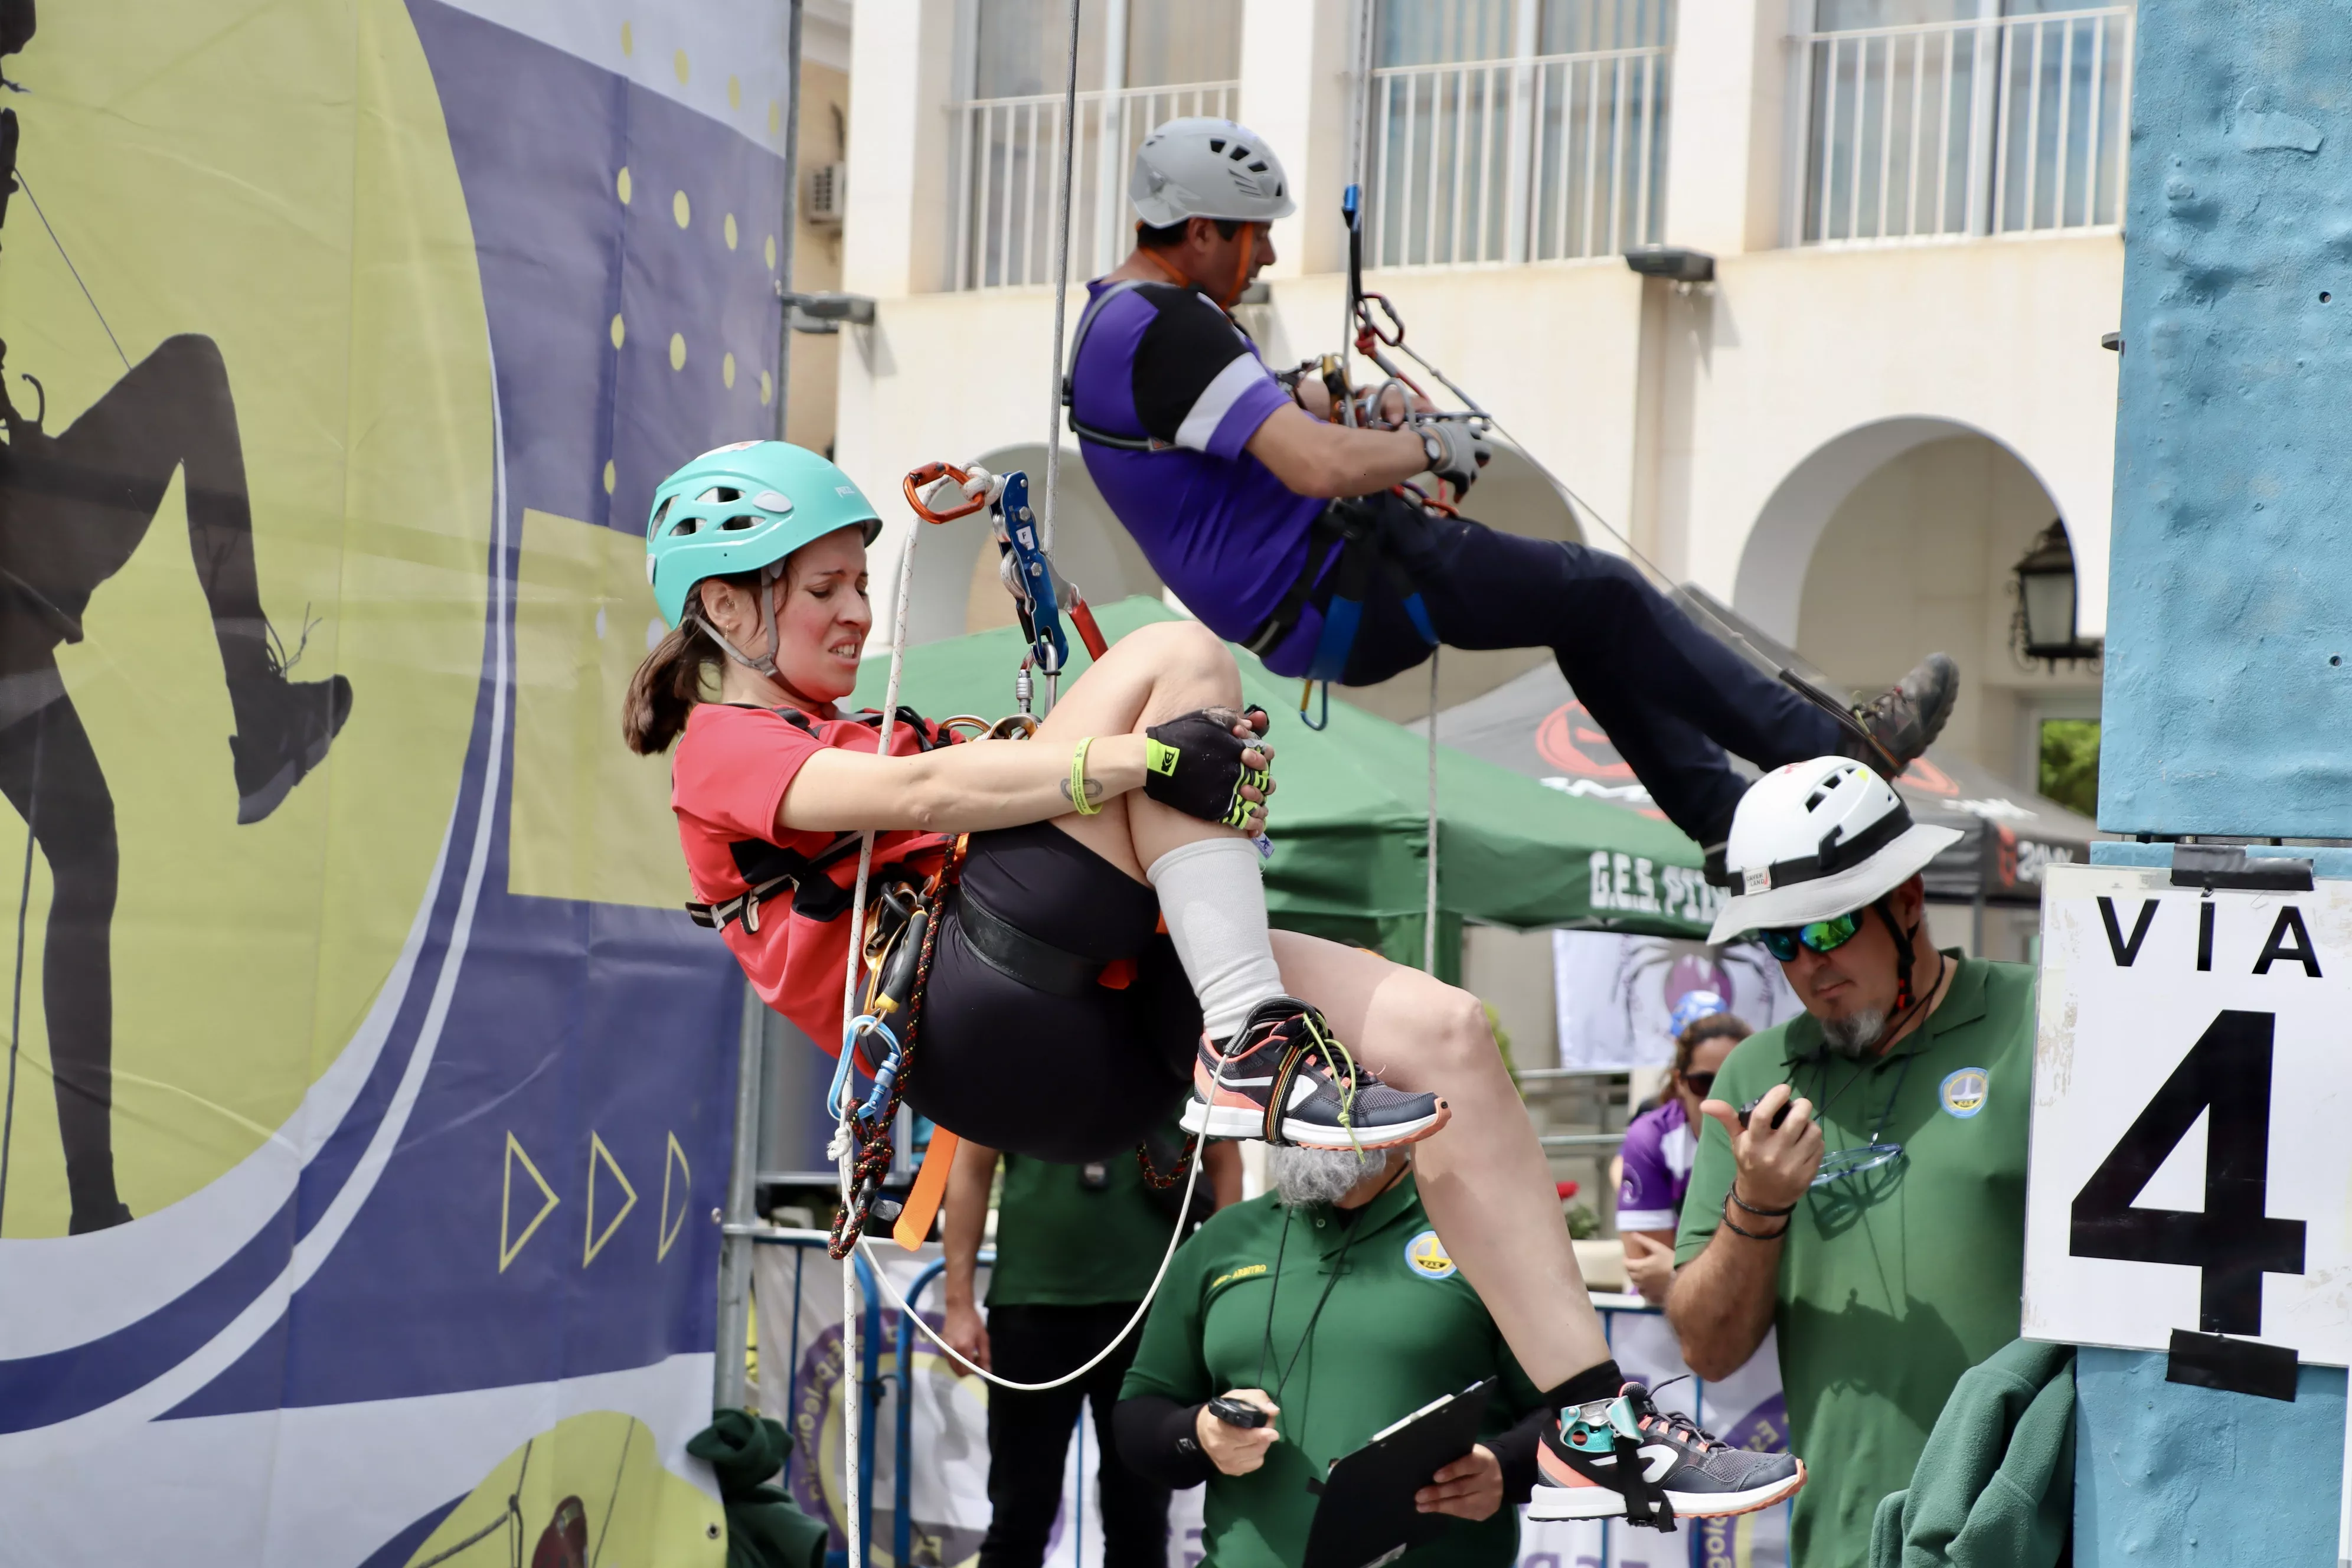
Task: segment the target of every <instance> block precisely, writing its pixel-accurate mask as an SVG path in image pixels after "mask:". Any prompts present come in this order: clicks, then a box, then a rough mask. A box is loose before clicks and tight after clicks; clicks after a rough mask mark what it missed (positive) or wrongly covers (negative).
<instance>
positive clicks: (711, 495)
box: [694, 485, 743, 506]
mask: <svg viewBox="0 0 2352 1568" xmlns="http://www.w3.org/2000/svg"><path fill="white" fill-rule="evenodd" d="M694 499H695V500H697V501H698V502H699V503H701V504H703V505H706V506H727V505H730V504H731V503H732V502H735V501H739V500H742V499H743V492H742V491H741V490H739V489H735V487H734V486H732V485H713V486H711V487H710V488H709V489H707V490H705V491H703V492H702V493H701V494H700V495H698V496H697V497H695V498H694Z"/></svg>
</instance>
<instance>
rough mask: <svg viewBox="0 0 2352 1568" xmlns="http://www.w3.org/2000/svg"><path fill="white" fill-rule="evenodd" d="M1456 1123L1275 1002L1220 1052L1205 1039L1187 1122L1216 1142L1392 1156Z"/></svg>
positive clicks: (1282, 1001)
mask: <svg viewBox="0 0 2352 1568" xmlns="http://www.w3.org/2000/svg"><path fill="white" fill-rule="evenodd" d="M1452 1114H1453V1112H1452V1111H1450V1110H1447V1109H1446V1108H1445V1101H1444V1100H1440V1099H1438V1098H1437V1096H1435V1095H1433V1094H1407V1093H1406V1092H1404V1091H1403V1090H1402V1089H1391V1088H1390V1087H1389V1086H1388V1085H1387V1084H1384V1083H1382V1082H1381V1080H1380V1079H1379V1078H1377V1077H1376V1076H1374V1075H1373V1073H1372V1072H1371V1071H1370V1069H1369V1068H1365V1067H1363V1066H1361V1065H1360V1064H1359V1063H1358V1062H1357V1061H1356V1059H1355V1058H1354V1057H1352V1056H1350V1055H1349V1051H1348V1047H1345V1046H1343V1045H1341V1044H1340V1043H1339V1037H1337V1036H1335V1035H1334V1034H1332V1032H1331V1026H1330V1025H1328V1024H1327V1023H1325V1022H1324V1021H1323V1015H1322V1014H1320V1013H1318V1012H1317V1011H1316V1010H1315V1009H1314V1008H1312V1007H1310V1006H1308V1005H1307V1004H1306V1003H1304V1002H1301V1001H1299V1000H1298V999H1297V998H1296V997H1293V996H1273V997H1269V998H1267V999H1266V1000H1265V1001H1264V1002H1261V1003H1259V1004H1258V1005H1257V1006H1256V1008H1255V1010H1254V1011H1252V1012H1251V1014H1250V1016H1249V1018H1248V1020H1247V1021H1246V1022H1244V1024H1243V1025H1242V1026H1241V1029H1240V1030H1239V1032H1238V1033H1236V1034H1235V1035H1234V1037H1233V1038H1232V1039H1230V1040H1228V1041H1226V1042H1225V1043H1224V1045H1223V1047H1219V1046H1218V1045H1217V1044H1216V1043H1215V1042H1213V1041H1212V1040H1210V1039H1208V1038H1206V1037H1203V1038H1202V1041H1201V1049H1200V1054H1199V1055H1198V1056H1197V1057H1196V1058H1194V1060H1193V1064H1192V1100H1191V1102H1190V1103H1188V1104H1187V1105H1186V1106H1185V1107H1184V1114H1183V1118H1182V1121H1183V1125H1184V1130H1185V1131H1187V1132H1197V1133H1200V1134H1202V1136H1204V1137H1209V1138H1257V1139H1263V1140H1265V1142H1268V1143H1296V1144H1299V1145H1302V1146H1303V1147H1306V1148H1309V1149H1388V1148H1392V1147H1394V1146H1395V1145H1397V1144H1399V1143H1412V1142H1417V1141H1418V1140H1420V1139H1423V1138H1426V1137H1428V1136H1429V1135H1430V1134H1431V1133H1433V1132H1434V1131H1437V1130H1438V1129H1439V1128H1441V1127H1443V1126H1444V1125H1445V1123H1446V1120H1447V1119H1448V1118H1449V1117H1450V1116H1452Z"/></svg>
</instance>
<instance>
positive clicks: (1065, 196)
mask: <svg viewBox="0 0 2352 1568" xmlns="http://www.w3.org/2000/svg"><path fill="white" fill-rule="evenodd" d="M1078 4H1079V0H1070V60H1069V65H1070V71H1069V79H1068V80H1067V81H1066V83H1065V84H1064V86H1063V89H1062V185H1061V208H1062V221H1061V226H1060V227H1059V228H1057V229H1056V230H1055V233H1054V363H1053V364H1052V365H1051V366H1049V367H1048V369H1049V370H1050V372H1051V374H1049V375H1048V376H1047V378H1046V380H1047V385H1046V388H1045V511H1044V513H1043V514H1042V516H1043V521H1040V523H1039V524H1038V527H1037V538H1038V541H1039V542H1041V543H1042V544H1044V546H1045V552H1046V553H1047V554H1049V555H1050V554H1051V553H1053V550H1054V503H1055V501H1057V500H1060V499H1061V494H1062V317H1063V311H1064V310H1065V308H1066V304H1067V301H1068V300H1069V297H1070V160H1071V155H1072V153H1074V152H1075V151H1076V145H1077V132H1078Z"/></svg>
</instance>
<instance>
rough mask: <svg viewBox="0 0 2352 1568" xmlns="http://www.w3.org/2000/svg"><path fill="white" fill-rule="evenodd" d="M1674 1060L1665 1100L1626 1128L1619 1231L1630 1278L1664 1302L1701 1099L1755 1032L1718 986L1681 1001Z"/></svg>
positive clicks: (1619, 1190)
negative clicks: (1734, 1052)
mask: <svg viewBox="0 0 2352 1568" xmlns="http://www.w3.org/2000/svg"><path fill="white" fill-rule="evenodd" d="M1672 1022H1673V1024H1674V1026H1675V1066H1674V1073H1673V1076H1671V1077H1670V1078H1668V1079H1666V1094H1665V1098H1664V1100H1663V1101H1662V1102H1661V1103H1660V1104H1659V1105H1658V1106H1656V1107H1655V1108H1654V1109H1653V1110H1645V1111H1643V1113H1642V1114H1641V1115H1639V1116H1637V1117H1635V1118H1634V1119H1633V1125H1632V1126H1631V1127H1628V1128H1627V1129H1626V1130H1625V1147H1624V1153H1623V1156H1622V1164H1623V1174H1622V1177H1621V1178H1620V1179H1619V1181H1618V1184H1617V1233H1618V1235H1619V1236H1620V1237H1622V1238H1623V1240H1624V1243H1625V1278H1626V1279H1627V1281H1628V1282H1629V1283H1631V1284H1632V1285H1633V1289H1636V1290H1639V1291H1640V1292H1641V1293H1642V1296H1643V1299H1644V1300H1650V1301H1654V1302H1661V1303H1662V1302H1664V1300H1665V1299H1666V1288H1667V1287H1668V1286H1670V1285H1672V1284H1673V1283H1674V1281H1675V1224H1676V1222H1677V1221H1678V1220H1679V1219H1680V1218H1681V1216H1682V1207H1683V1194H1684V1192H1685V1190H1686V1189H1688V1187H1689V1186H1690V1175H1691V1163H1692V1161H1694V1160H1695V1159H1696V1157H1697V1155H1698V1132H1697V1128H1696V1122H1697V1121H1698V1107H1699V1102H1700V1101H1701V1100H1705V1099H1706V1097H1707V1091H1708V1090H1710V1089H1713V1088H1714V1087H1715V1075H1716V1070H1717V1068H1720V1067H1722V1066H1723V1062H1724V1058H1727V1057H1728V1056H1729V1055H1731V1047H1734V1046H1736V1045H1738V1043H1739V1042H1740V1041H1742V1040H1744V1039H1746V1038H1747V1037H1748V1036H1749V1035H1751V1034H1753V1033H1755V1031H1754V1030H1752V1029H1750V1028H1749V1027H1748V1026H1747V1025H1746V1024H1744V1023H1742V1022H1741V1021H1740V1020H1739V1018H1738V1016H1735V1015H1734V1014H1733V1013H1732V1012H1731V1011H1730V1009H1729V1007H1728V1006H1727V1004H1726V1003H1725V1002H1724V1000H1723V998H1722V997H1721V996H1718V995H1717V994H1715V993H1714V992H1712V991H1694V992H1692V993H1691V994H1689V995H1687V996H1685V997H1684V998H1683V999H1682V1001H1681V1002H1680V1003H1678V1004H1677V1005H1675V1012H1674V1017H1673V1020H1672Z"/></svg>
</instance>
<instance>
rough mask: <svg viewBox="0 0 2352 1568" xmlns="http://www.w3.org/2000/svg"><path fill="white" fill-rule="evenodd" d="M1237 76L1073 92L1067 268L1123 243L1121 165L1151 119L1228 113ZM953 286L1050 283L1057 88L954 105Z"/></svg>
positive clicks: (1103, 268)
mask: <svg viewBox="0 0 2352 1568" xmlns="http://www.w3.org/2000/svg"><path fill="white" fill-rule="evenodd" d="M1240 88H1241V84H1240V83H1238V82H1230V81H1207V82H1192V83H1187V84H1185V85H1182V86H1178V87H1150V88H1130V89H1126V90H1125V91H1120V92H1082V93H1080V94H1078V105H1077V139H1076V140H1077V156H1076V160H1075V161H1074V163H1072V165H1071V171H1070V276H1071V277H1072V278H1074V279H1079V278H1094V277H1098V276H1100V275H1101V274H1103V273H1105V272H1108V271H1109V270H1110V269H1111V268H1113V267H1116V266H1117V265H1118V261H1119V258H1121V257H1123V256H1125V255H1126V254H1127V252H1128V249H1129V247H1130V246H1131V245H1133V243H1134V227H1133V223H1134V219H1133V216H1132V215H1131V214H1129V211H1128V207H1127V174H1128V167H1129V163H1132V162H1133V160H1134V157H1135V149H1136V148H1137V146H1139V144H1140V143H1141V142H1142V141H1143V139H1144V137H1145V136H1147V135H1149V134H1150V132H1151V129H1152V127H1154V126H1156V125H1158V124H1160V122H1161V121H1167V120H1173V119H1176V118H1177V117H1178V116H1180V115H1190V114H1212V115H1219V116H1223V118H1226V119H1231V118H1232V117H1233V114H1234V107H1235V105H1236V102H1237V101H1238V99H1239V96H1240ZM953 113H954V114H955V116H956V139H955V140H956V147H955V157H956V184H955V189H956V191H957V205H956V215H955V222H956V229H955V234H956V241H955V260H954V286H955V287H956V288H958V289H1004V288H1020V287H1023V286H1025V285H1030V284H1038V283H1051V282H1052V281H1053V280H1054V227H1055V223H1056V222H1057V221H1058V218H1059V214H1058V212H1057V210H1056V208H1055V182H1056V181H1058V180H1059V179H1060V177H1061V168H1062V95H1061V94H1060V93H1045V94H1041V95H1039V96H1037V97H1034V98H991V99H980V100H974V101H972V102H970V103H961V104H958V105H956V106H955V108H954V110H953Z"/></svg>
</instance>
